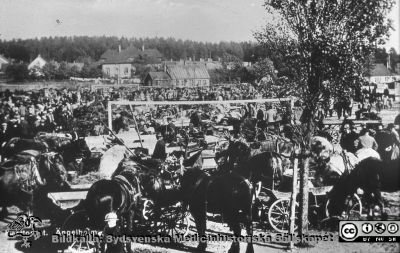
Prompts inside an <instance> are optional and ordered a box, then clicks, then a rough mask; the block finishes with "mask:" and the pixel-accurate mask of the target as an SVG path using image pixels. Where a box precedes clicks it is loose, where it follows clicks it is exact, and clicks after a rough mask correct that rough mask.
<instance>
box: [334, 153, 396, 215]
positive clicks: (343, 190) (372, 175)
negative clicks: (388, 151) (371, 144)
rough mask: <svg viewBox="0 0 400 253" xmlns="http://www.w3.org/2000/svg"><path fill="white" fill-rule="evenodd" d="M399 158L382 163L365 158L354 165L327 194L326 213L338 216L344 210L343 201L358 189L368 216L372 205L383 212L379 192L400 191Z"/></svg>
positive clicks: (374, 159)
mask: <svg viewBox="0 0 400 253" xmlns="http://www.w3.org/2000/svg"><path fill="white" fill-rule="evenodd" d="M399 165H400V163H399V158H398V159H397V160H391V161H382V160H379V159H376V158H366V159H364V160H363V161H361V162H360V163H359V164H357V165H356V167H355V168H354V170H353V171H351V173H350V174H349V175H347V176H343V177H342V178H340V180H339V182H338V183H337V184H335V185H334V187H333V188H332V190H331V191H330V192H329V194H328V197H329V204H328V211H329V213H330V214H331V216H338V215H340V214H341V212H342V211H343V209H344V205H345V199H346V197H347V196H351V195H352V194H353V193H355V192H356V190H357V189H358V188H361V189H362V190H363V191H364V197H365V200H366V201H367V202H368V209H369V212H368V214H369V215H370V214H371V207H372V205H373V204H378V205H379V206H380V208H381V211H383V201H382V196H381V191H385V192H394V191H398V190H400V170H399Z"/></svg>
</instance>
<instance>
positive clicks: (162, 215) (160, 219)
mask: <svg viewBox="0 0 400 253" xmlns="http://www.w3.org/2000/svg"><path fill="white" fill-rule="evenodd" d="M157 213H158V214H157ZM143 218H144V219H145V220H146V221H147V224H146V225H147V228H148V230H149V232H151V234H162V235H169V236H171V237H173V236H175V235H178V234H179V235H184V236H186V235H188V234H189V231H190V227H191V226H193V224H194V221H193V218H191V215H190V213H189V212H188V211H187V210H183V209H182V206H181V205H180V203H178V204H176V205H175V206H171V207H166V208H162V209H161V210H159V211H158V212H157V211H156V210H155V209H154V203H153V202H152V201H151V200H148V201H145V204H144V207H143Z"/></svg>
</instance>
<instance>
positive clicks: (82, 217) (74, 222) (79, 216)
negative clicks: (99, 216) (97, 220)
mask: <svg viewBox="0 0 400 253" xmlns="http://www.w3.org/2000/svg"><path fill="white" fill-rule="evenodd" d="M89 227H90V224H89V217H88V215H87V213H86V211H78V212H76V213H73V214H71V215H69V216H68V217H67V219H66V220H65V221H64V223H63V225H62V226H61V231H72V230H78V229H79V230H82V231H83V230H88V233H92V232H93V231H91V230H90V229H89ZM66 246H67V249H65V250H63V252H68V253H89V252H97V249H98V245H97V244H96V242H94V241H84V242H79V241H75V242H73V243H72V244H70V245H69V246H68V245H66Z"/></svg>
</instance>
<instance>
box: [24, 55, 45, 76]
mask: <svg viewBox="0 0 400 253" xmlns="http://www.w3.org/2000/svg"><path fill="white" fill-rule="evenodd" d="M46 63H47V61H46V60H45V59H43V58H42V56H40V54H39V55H38V56H37V57H36V58H35V59H34V60H33V61H32V62H31V63H29V65H28V70H29V72H30V73H31V74H33V75H36V76H43V75H44V74H43V71H42V69H43V67H44V66H45V65H46Z"/></svg>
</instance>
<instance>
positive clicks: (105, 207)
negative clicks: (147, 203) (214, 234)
mask: <svg viewBox="0 0 400 253" xmlns="http://www.w3.org/2000/svg"><path fill="white" fill-rule="evenodd" d="M175 192H176V191H175ZM139 197H146V198H149V199H151V200H152V201H153V202H154V203H155V206H159V207H161V206H166V205H169V204H171V203H174V202H177V201H178V197H177V195H175V194H173V193H171V192H170V191H168V190H166V188H165V185H164V182H163V181H162V180H161V179H160V178H159V177H158V172H157V170H156V169H155V168H149V167H147V166H145V165H143V164H140V163H138V162H136V161H133V160H132V159H130V158H126V159H123V160H122V161H121V162H120V163H119V165H118V168H117V169H116V170H115V171H114V172H113V173H112V175H111V177H110V178H107V179H101V180H99V181H97V182H95V183H94V184H93V185H92V186H91V187H90V188H89V190H88V194H87V196H86V198H85V200H83V201H82V202H81V203H80V204H78V205H77V206H76V207H75V208H74V209H73V210H74V212H76V211H79V210H84V211H85V212H86V213H87V214H88V218H89V224H88V225H89V226H90V227H91V228H96V229H102V228H103V226H104V217H105V215H106V214H107V213H109V212H116V213H117V214H118V215H119V217H121V218H122V220H123V221H124V222H126V232H132V231H134V226H135V223H134V217H135V215H137V213H135V211H136V210H138V205H139Z"/></svg>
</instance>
